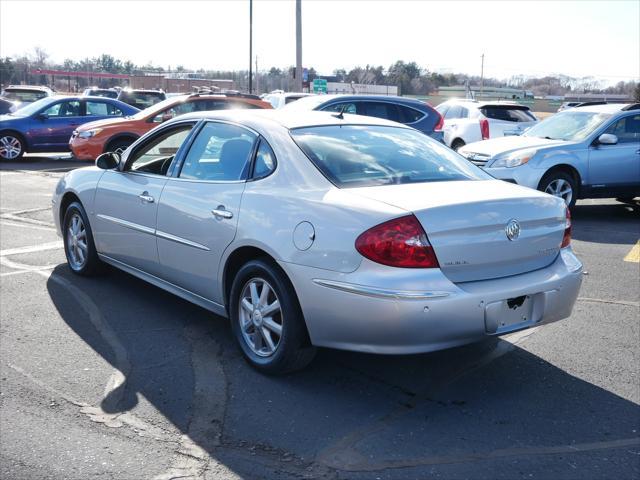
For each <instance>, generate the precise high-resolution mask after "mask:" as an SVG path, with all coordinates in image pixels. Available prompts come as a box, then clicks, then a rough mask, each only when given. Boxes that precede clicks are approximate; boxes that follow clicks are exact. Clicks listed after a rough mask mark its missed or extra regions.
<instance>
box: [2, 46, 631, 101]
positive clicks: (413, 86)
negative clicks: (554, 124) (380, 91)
mask: <svg viewBox="0 0 640 480" xmlns="http://www.w3.org/2000/svg"><path fill="white" fill-rule="evenodd" d="M38 68H50V69H57V70H64V71H82V72H105V73H115V74H128V75H143V74H148V73H159V74H162V73H171V74H176V75H183V76H192V77H197V78H208V79H216V78H223V79H230V80H233V81H234V83H235V85H236V88H238V89H239V90H248V84H249V72H248V71H247V70H205V69H202V68H201V69H197V70H191V69H187V68H185V66H183V65H176V66H175V67H174V68H172V67H170V66H167V68H166V69H165V68H164V67H162V66H158V65H154V64H146V65H136V64H134V63H133V62H131V61H129V60H122V59H119V58H115V57H113V56H112V55H109V54H102V55H99V56H97V57H93V58H84V59H81V60H74V59H71V58H67V59H65V60H64V61H63V62H62V63H56V62H53V61H51V60H50V56H49V54H48V53H47V52H46V51H45V50H44V49H43V48H40V47H36V48H34V49H33V51H32V52H30V53H28V54H24V55H21V56H16V57H4V58H0V84H2V85H9V84H13V83H21V82H24V83H29V82H35V83H42V82H46V81H47V79H46V78H44V79H43V78H38V77H42V76H39V75H35V76H34V75H29V73H28V71H29V70H33V69H38ZM320 76H321V75H319V74H318V72H317V71H316V70H315V69H314V68H309V69H308V81H310V82H312V81H313V79H314V78H317V77H320ZM34 77H35V78H34ZM294 77H295V68H294V67H293V66H288V67H284V68H279V67H271V68H269V69H266V70H260V71H258V72H254V76H253V87H254V90H256V91H258V92H259V93H262V92H269V91H272V90H275V89H282V90H293V89H294V87H295V78H294ZM322 77H323V78H329V79H331V80H335V81H341V82H348V83H351V82H354V83H360V84H376V85H395V86H397V87H398V89H399V92H400V94H402V95H428V94H429V93H433V92H435V91H436V90H437V89H438V87H443V86H457V85H465V84H467V83H468V84H469V85H472V86H473V85H475V86H477V85H479V84H480V82H481V79H480V76H479V75H468V74H464V73H439V72H434V71H430V70H429V69H428V68H424V67H422V66H420V65H419V64H418V63H416V62H405V61H403V60H398V61H396V62H395V63H393V64H391V65H390V66H389V67H387V68H385V67H384V66H382V65H378V66H374V65H366V66H364V67H361V66H358V67H355V68H352V69H350V70H346V69H343V68H338V69H335V70H334V71H333V72H331V75H322ZM77 81H78V82H80V83H84V84H87V83H88V82H89V80H88V79H78V80H77ZM94 83H98V84H100V86H114V85H118V84H119V80H117V79H100V80H99V81H98V80H94ZM482 83H483V85H484V86H485V87H512V88H519V89H522V90H529V91H531V92H533V94H534V95H536V96H547V95H564V94H567V93H571V92H574V93H608V94H626V95H631V96H635V98H636V100H638V101H640V83H638V82H635V81H633V80H630V81H620V82H618V83H617V84H616V85H613V86H605V84H604V82H602V81H601V80H598V79H597V78H595V77H582V78H576V77H570V76H566V75H547V76H543V77H530V76H524V75H515V76H512V77H511V78H508V79H503V80H500V79H496V78H483V79H482ZM79 86H85V85H79Z"/></svg>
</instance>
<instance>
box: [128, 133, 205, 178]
mask: <svg viewBox="0 0 640 480" xmlns="http://www.w3.org/2000/svg"><path fill="white" fill-rule="evenodd" d="M192 128H193V124H186V125H180V126H178V127H176V128H171V129H167V130H163V131H162V132H158V134H156V135H155V136H154V137H152V138H151V139H149V140H148V141H147V142H145V143H144V144H143V145H141V146H140V147H138V148H136V150H135V151H133V152H132V153H131V155H130V156H129V158H128V159H127V165H125V168H124V170H125V171H132V172H144V173H153V174H155V175H166V174H167V171H168V170H169V166H170V165H171V162H172V160H173V157H175V155H176V153H178V149H179V148H180V147H181V146H182V144H183V143H184V141H185V140H186V138H187V136H188V135H189V132H190V131H191V129H192Z"/></svg>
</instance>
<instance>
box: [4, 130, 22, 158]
mask: <svg viewBox="0 0 640 480" xmlns="http://www.w3.org/2000/svg"><path fill="white" fill-rule="evenodd" d="M23 154H24V144H23V142H22V139H21V138H20V137H18V136H17V135H14V134H12V133H3V134H0V158H2V160H19V159H20V157H22V155H23Z"/></svg>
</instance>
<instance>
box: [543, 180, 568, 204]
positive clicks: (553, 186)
mask: <svg viewBox="0 0 640 480" xmlns="http://www.w3.org/2000/svg"><path fill="white" fill-rule="evenodd" d="M544 191H545V193H549V194H551V195H553V196H555V197H560V198H562V199H563V200H564V203H565V204H567V205H570V204H571V200H572V199H573V188H572V187H571V184H570V183H569V182H567V181H566V180H565V179H563V178H556V179H555V180H552V181H551V182H549V185H547V188H545V189H544Z"/></svg>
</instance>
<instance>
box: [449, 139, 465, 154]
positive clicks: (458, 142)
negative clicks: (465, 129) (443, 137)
mask: <svg viewBox="0 0 640 480" xmlns="http://www.w3.org/2000/svg"><path fill="white" fill-rule="evenodd" d="M465 145H466V143H464V140H460V139H459V138H456V139H455V140H454V141H453V143H452V144H451V149H452V150H453V151H454V152H457V151H458V150H460V149H461V148H462V147H464V146H465Z"/></svg>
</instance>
